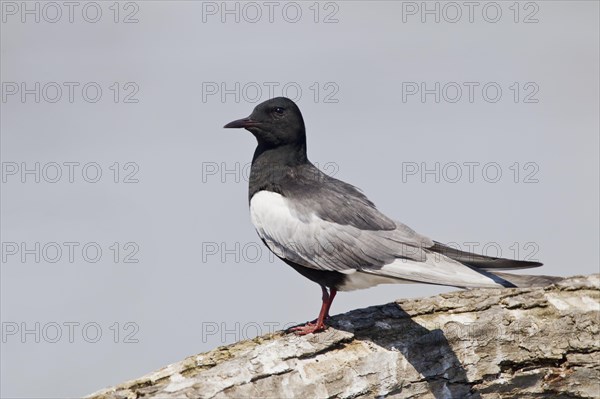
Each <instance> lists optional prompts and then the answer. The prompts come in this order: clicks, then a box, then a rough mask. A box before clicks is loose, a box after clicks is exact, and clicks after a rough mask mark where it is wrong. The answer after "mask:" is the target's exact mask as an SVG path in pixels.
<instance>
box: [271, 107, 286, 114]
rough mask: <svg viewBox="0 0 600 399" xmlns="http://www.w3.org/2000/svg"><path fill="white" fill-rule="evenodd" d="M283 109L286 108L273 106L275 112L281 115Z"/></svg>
mask: <svg viewBox="0 0 600 399" xmlns="http://www.w3.org/2000/svg"><path fill="white" fill-rule="evenodd" d="M283 111H284V109H283V108H281V107H275V108H273V112H275V113H276V114H279V115H281V114H283Z"/></svg>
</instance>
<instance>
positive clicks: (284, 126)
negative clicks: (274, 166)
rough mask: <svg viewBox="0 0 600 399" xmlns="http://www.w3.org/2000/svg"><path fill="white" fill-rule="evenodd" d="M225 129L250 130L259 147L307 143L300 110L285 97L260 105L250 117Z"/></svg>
mask: <svg viewBox="0 0 600 399" xmlns="http://www.w3.org/2000/svg"><path fill="white" fill-rule="evenodd" d="M224 127H225V128H244V129H246V130H248V131H249V132H251V133H252V134H253V135H254V137H256V139H257V140H258V144H259V146H265V147H279V146H284V145H289V144H292V145H301V146H304V145H305V143H306V134H305V131H304V120H303V119H302V114H301V113H300V109H298V106H297V105H296V104H295V103H294V102H293V101H292V100H290V99H289V98H285V97H276V98H272V99H270V100H267V101H265V102H263V103H260V104H258V105H257V106H256V108H254V111H252V114H251V115H250V116H249V117H247V118H244V119H238V120H236V121H233V122H229V123H228V124H226V125H225V126H224Z"/></svg>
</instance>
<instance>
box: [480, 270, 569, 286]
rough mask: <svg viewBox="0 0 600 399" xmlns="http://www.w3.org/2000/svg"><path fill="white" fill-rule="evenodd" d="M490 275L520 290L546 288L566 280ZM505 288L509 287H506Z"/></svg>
mask: <svg viewBox="0 0 600 399" xmlns="http://www.w3.org/2000/svg"><path fill="white" fill-rule="evenodd" d="M488 273H489V272H488ZM490 274H493V275H494V276H496V277H499V278H501V279H502V280H504V281H507V282H509V283H510V285H508V286H512V287H520V288H523V287H545V286H547V285H551V284H554V283H557V282H559V281H560V280H562V279H563V278H564V277H558V276H543V275H540V276H534V275H528V274H511V273H500V272H494V273H490ZM505 286H507V285H505Z"/></svg>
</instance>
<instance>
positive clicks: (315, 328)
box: [290, 285, 337, 335]
mask: <svg viewBox="0 0 600 399" xmlns="http://www.w3.org/2000/svg"><path fill="white" fill-rule="evenodd" d="M321 290H322V291H323V296H322V297H321V299H322V301H323V303H322V304H321V311H320V312H319V317H318V318H317V320H315V321H313V322H309V323H306V325H304V326H298V327H293V328H291V329H290V331H293V332H295V333H296V334H298V335H306V334H310V333H315V332H319V331H323V330H325V328H327V326H326V325H325V319H326V318H327V317H329V309H330V308H331V304H332V303H333V299H334V298H335V294H337V290H336V289H335V288H330V290H329V292H327V288H326V287H325V286H323V285H322V286H321Z"/></svg>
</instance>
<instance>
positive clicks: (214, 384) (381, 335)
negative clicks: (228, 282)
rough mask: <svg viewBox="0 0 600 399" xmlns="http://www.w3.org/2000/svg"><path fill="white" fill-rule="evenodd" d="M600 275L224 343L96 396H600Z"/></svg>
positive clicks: (464, 294) (391, 307)
mask: <svg viewBox="0 0 600 399" xmlns="http://www.w3.org/2000/svg"><path fill="white" fill-rule="evenodd" d="M599 322H600V275H598V274H596V275H591V276H587V277H573V278H569V279H565V280H563V281H561V282H559V283H557V284H554V285H551V286H548V287H542V288H514V289H478V290H469V291H458V292H452V293H449V294H442V295H438V296H434V297H430V298H423V299H416V300H400V301H397V302H396V303H390V304H387V305H383V306H373V307H369V308H366V309H359V310H355V311H352V312H349V313H346V314H342V315H338V316H335V317H333V319H332V320H331V322H330V324H331V325H332V326H334V328H329V329H328V330H327V331H325V332H322V333H319V334H316V335H313V334H311V335H308V336H305V337H298V336H295V335H291V334H285V333H282V332H279V333H275V334H270V335H265V336H262V337H258V338H255V339H253V340H247V341H241V342H238V343H235V344H232V345H229V346H223V347H219V348H217V349H215V350H213V351H210V352H207V353H201V354H199V355H195V356H191V357H189V358H187V359H185V360H183V361H181V362H179V363H175V364H172V365H169V366H167V367H165V368H163V369H161V370H159V371H156V372H154V373H151V374H148V375H146V376H144V377H141V378H139V379H137V380H133V381H129V382H126V383H123V384H121V385H118V386H116V387H112V388H108V389H105V390H102V391H99V392H97V393H95V394H93V395H91V396H90V398H98V399H99V398H140V397H141V398H331V397H333V398H373V397H388V398H409V397H410V398H436V399H438V398H479V397H481V398H599V397H600V335H599V324H600V323H599Z"/></svg>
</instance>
